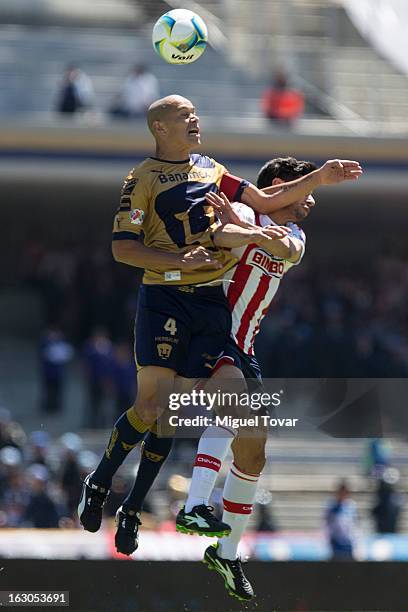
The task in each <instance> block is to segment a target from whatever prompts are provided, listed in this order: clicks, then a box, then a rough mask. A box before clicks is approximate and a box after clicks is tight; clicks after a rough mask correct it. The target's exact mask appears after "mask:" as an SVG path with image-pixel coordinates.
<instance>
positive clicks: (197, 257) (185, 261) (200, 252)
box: [180, 246, 222, 270]
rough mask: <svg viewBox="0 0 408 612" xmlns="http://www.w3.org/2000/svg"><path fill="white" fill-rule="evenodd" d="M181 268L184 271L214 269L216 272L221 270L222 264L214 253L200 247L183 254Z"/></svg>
mask: <svg viewBox="0 0 408 612" xmlns="http://www.w3.org/2000/svg"><path fill="white" fill-rule="evenodd" d="M180 268H181V269H182V270H198V269H199V268H213V269H214V270H219V269H220V268H222V264H221V263H220V262H219V261H217V259H216V258H215V257H214V255H213V253H211V252H210V251H207V249H205V248H204V247H202V246H199V247H195V248H194V249H191V250H190V251H186V252H185V253H183V255H182V257H181V262H180Z"/></svg>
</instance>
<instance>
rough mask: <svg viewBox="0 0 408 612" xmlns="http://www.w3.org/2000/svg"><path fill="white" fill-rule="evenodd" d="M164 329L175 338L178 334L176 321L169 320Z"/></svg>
mask: <svg viewBox="0 0 408 612" xmlns="http://www.w3.org/2000/svg"><path fill="white" fill-rule="evenodd" d="M164 329H165V330H166V331H167V332H169V334H170V336H175V335H176V334H177V327H176V319H171V318H170V319H167V321H166V323H165V324H164Z"/></svg>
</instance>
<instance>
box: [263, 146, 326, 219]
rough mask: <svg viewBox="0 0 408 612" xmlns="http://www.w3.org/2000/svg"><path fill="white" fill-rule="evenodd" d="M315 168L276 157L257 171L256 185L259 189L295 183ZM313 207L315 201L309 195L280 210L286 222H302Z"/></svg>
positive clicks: (311, 164)
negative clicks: (285, 216) (284, 215)
mask: <svg viewBox="0 0 408 612" xmlns="http://www.w3.org/2000/svg"><path fill="white" fill-rule="evenodd" d="M316 168H317V166H316V165H315V164H314V163H313V162H310V161H299V160H297V159H295V158H294V157H276V158H275V159H271V160H269V161H268V162H267V163H266V164H265V165H264V166H262V168H261V169H260V171H259V174H258V178H257V182H256V185H257V187H258V188H259V189H263V188H264V187H270V186H271V185H279V184H280V183H287V182H289V181H295V180H296V179H298V178H300V177H302V176H305V175H306V174H309V173H310V172H313V170H316ZM314 205H315V199H314V197H313V196H312V195H311V194H310V195H308V196H307V197H306V198H304V199H303V200H301V201H299V202H295V203H294V204H292V205H291V206H287V207H286V208H283V209H282V211H281V212H282V215H283V214H286V215H287V217H288V218H287V221H296V222H299V221H303V219H305V218H306V217H307V216H308V214H309V213H310V210H311V209H312V208H313V206H314Z"/></svg>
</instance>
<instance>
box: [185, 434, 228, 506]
mask: <svg viewBox="0 0 408 612" xmlns="http://www.w3.org/2000/svg"><path fill="white" fill-rule="evenodd" d="M234 436H235V432H234V430H232V429H227V428H224V427H213V426H210V427H207V429H206V430H205V431H204V432H203V434H202V436H201V438H200V441H199V443H198V448H197V455H196V458H195V461H194V469H193V475H192V478H191V484H190V489H189V492H188V497H187V501H186V506H185V511H186V512H190V511H191V509H192V508H193V507H194V506H200V505H201V504H205V505H206V506H208V501H209V499H210V496H211V493H212V491H213V489H214V485H215V482H216V480H217V476H218V472H219V471H220V468H221V464H222V462H223V461H224V459H225V457H226V456H227V453H228V449H229V448H230V446H231V444H232V441H233V439H234Z"/></svg>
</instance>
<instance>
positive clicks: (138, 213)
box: [129, 208, 144, 225]
mask: <svg viewBox="0 0 408 612" xmlns="http://www.w3.org/2000/svg"><path fill="white" fill-rule="evenodd" d="M129 215H130V222H131V223H133V224H134V225H142V223H143V219H144V211H143V210H140V208H135V209H134V210H131V211H130V213H129Z"/></svg>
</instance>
